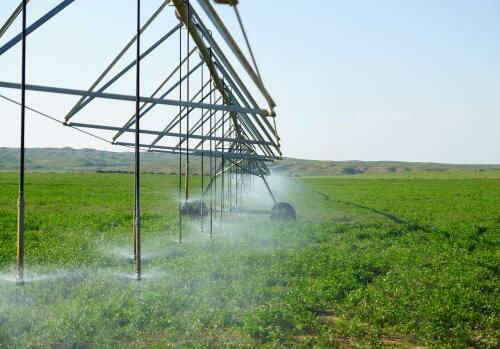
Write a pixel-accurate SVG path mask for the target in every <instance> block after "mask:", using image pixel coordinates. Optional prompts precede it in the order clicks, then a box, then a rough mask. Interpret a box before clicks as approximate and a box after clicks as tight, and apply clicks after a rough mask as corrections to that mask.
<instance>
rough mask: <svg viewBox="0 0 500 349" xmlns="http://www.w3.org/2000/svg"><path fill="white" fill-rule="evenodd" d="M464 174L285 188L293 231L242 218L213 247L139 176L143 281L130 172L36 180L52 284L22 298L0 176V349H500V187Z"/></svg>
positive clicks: (161, 188)
mask: <svg viewBox="0 0 500 349" xmlns="http://www.w3.org/2000/svg"><path fill="white" fill-rule="evenodd" d="M416 177H419V176H416ZM457 177H459V178H462V179H457V178H447V179H446V178H431V177H428V176H422V177H421V178H413V179H412V178H396V177H393V178H388V177H385V176H384V177H383V178H380V177H375V176H371V177H362V176H360V177H358V176H356V177H349V176H346V177H318V178H313V177H304V178H288V179H286V180H283V181H281V182H280V183H277V184H276V185H275V188H277V192H278V196H279V197H280V198H284V199H286V200H287V201H290V202H291V203H292V204H293V205H294V206H295V207H296V209H297V212H298V221H297V222H296V223H290V222H269V221H268V220H267V218H266V217H263V216H255V215H244V214H236V213H232V214H230V215H228V216H227V217H226V218H225V220H224V223H223V226H222V228H221V227H220V226H219V223H218V222H217V224H216V225H215V230H214V239H212V240H210V239H209V238H207V236H206V233H201V232H200V231H199V220H198V221H197V220H192V221H190V222H188V221H184V232H185V242H184V243H183V244H182V245H179V244H178V243H177V242H176V241H175V240H176V234H177V233H176V227H177V203H176V197H177V185H178V178H177V177H175V176H168V175H143V176H142V203H143V207H142V217H143V232H142V234H143V252H144V256H145V261H144V272H145V278H144V280H143V281H142V282H135V281H132V280H130V278H128V275H131V274H132V271H133V265H132V264H131V263H130V261H129V260H128V258H127V255H129V254H130V248H129V247H130V246H131V240H132V238H131V226H132V202H133V191H132V183H133V178H132V176H131V175H126V174H91V173H86V174H84V173H81V174H76V173H64V174H63V173H28V174H27V188H26V202H27V246H26V258H27V270H28V278H30V277H37V278H39V279H40V280H39V281H36V282H28V283H26V285H25V286H24V287H22V288H21V287H19V286H16V285H14V284H13V283H12V282H8V281H5V280H7V279H8V278H9V277H10V275H12V274H13V273H12V266H13V265H14V262H15V241H16V240H15V239H16V238H15V230H16V211H15V206H16V199H17V177H16V175H15V174H13V173H0V266H1V267H2V268H3V269H4V272H3V273H2V279H1V280H0V295H1V297H0V348H12V347H16V348H35V347H54V348H107V347H109V348H114V347H125V348H126V347H144V348H164V347H189V348H191V347H214V348H218V347H236V346H241V347H249V348H251V347H263V348H266V347H329V348H330V347H340V348H343V347H411V346H417V345H420V346H427V347H436V348H468V347H476V348H497V347H498V346H499V345H500V326H499V325H500V324H499V313H500V306H499V304H500V292H499V291H500V290H499V287H500V282H499V281H500V280H499V276H500V275H499V274H500V269H499V265H500V248H499V247H500V203H499V201H498V198H499V197H500V181H499V180H498V179H484V178H465V177H466V175H464V176H457ZM198 186H199V178H193V187H194V188H196V187H198ZM261 198H262V197H261V196H258V197H257V198H254V199H248V200H246V202H245V203H246V205H247V206H249V207H250V206H252V207H259V208H263V207H270V203H269V202H266V203H263V202H261V200H264V199H261ZM45 275H49V276H50V278H48V279H44V276H45ZM2 280H3V281H2Z"/></svg>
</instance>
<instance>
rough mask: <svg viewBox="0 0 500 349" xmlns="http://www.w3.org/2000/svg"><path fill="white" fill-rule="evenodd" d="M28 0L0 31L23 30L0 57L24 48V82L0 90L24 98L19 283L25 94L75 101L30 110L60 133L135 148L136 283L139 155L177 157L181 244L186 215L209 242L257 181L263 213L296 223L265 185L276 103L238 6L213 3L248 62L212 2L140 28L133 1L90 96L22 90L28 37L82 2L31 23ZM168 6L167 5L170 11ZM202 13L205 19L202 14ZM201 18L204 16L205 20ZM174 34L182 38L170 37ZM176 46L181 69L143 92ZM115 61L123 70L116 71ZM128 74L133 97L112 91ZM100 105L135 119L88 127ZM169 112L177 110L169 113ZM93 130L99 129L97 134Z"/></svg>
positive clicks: (67, 0) (66, 1)
mask: <svg viewBox="0 0 500 349" xmlns="http://www.w3.org/2000/svg"><path fill="white" fill-rule="evenodd" d="M28 2H29V1H28V0H22V1H21V3H20V4H19V5H18V6H17V7H16V8H15V9H14V10H13V12H11V13H12V14H11V15H10V16H9V18H7V20H6V22H5V23H4V24H3V25H2V26H1V27H0V39H2V38H4V37H5V36H6V35H7V34H8V33H9V31H8V30H9V28H12V27H13V24H14V23H15V21H16V18H17V17H18V16H19V15H21V16H22V31H21V32H20V33H19V34H17V35H14V36H13V37H12V38H10V39H8V40H7V41H6V42H5V43H4V44H0V58H1V57H2V55H3V54H5V53H6V52H9V50H11V49H12V48H13V47H14V46H15V45H16V44H17V43H19V42H21V44H22V55H21V68H22V78H21V82H20V83H18V82H8V81H3V79H2V77H1V76H0V88H5V89H17V90H20V91H21V102H20V103H19V104H20V106H21V137H20V168H19V199H18V229H17V237H18V238H17V277H18V280H20V281H21V282H22V280H23V278H24V230H25V228H24V218H25V203H24V172H25V157H24V155H25V144H24V141H25V111H26V109H27V108H28V109H30V110H34V109H32V108H29V107H28V106H26V91H33V92H37V93H45V94H51V95H54V96H58V95H62V96H66V97H71V96H73V97H75V98H76V100H75V103H74V104H72V107H71V108H70V109H69V110H68V111H67V113H65V116H64V118H63V120H58V119H55V118H53V117H50V116H48V115H47V114H44V113H42V112H39V111H37V110H34V111H35V112H37V113H38V114H40V115H43V116H47V117H50V118H51V119H53V120H56V121H57V122H59V123H61V124H63V125H64V126H65V127H70V128H74V129H77V130H79V131H81V132H84V133H86V134H88V135H91V136H94V137H96V138H99V139H101V140H104V141H106V142H108V143H110V144H113V145H115V146H124V147H130V148H133V149H134V209H133V250H134V262H135V277H136V279H137V280H140V279H141V267H142V266H141V214H140V212H141V211H140V203H141V201H140V188H141V186H140V184H141V181H140V178H141V176H140V174H141V155H140V154H141V152H144V151H148V152H156V153H165V154H176V155H178V176H179V177H178V178H179V183H178V184H179V188H178V189H179V192H178V195H179V196H178V203H179V206H178V238H179V242H182V240H183V217H185V218H186V219H188V220H196V219H199V220H200V227H201V231H202V232H203V231H204V229H205V226H204V225H205V222H204V219H205V218H206V219H207V230H208V233H209V236H210V237H213V235H214V224H213V223H214V219H216V218H219V219H220V222H221V224H222V219H223V218H224V216H226V215H227V214H230V213H232V212H241V211H242V203H243V200H244V196H245V195H247V194H248V193H249V192H251V191H252V189H253V188H254V183H255V179H260V180H262V182H263V183H264V185H265V188H266V189H267V191H268V193H269V195H270V197H271V199H272V202H273V204H274V206H273V207H272V209H270V210H265V211H264V210H261V211H263V212H266V213H267V214H269V217H270V218H271V219H272V220H275V219H280V220H289V219H295V210H294V209H293V207H292V206H291V205H290V204H287V203H283V202H278V201H277V198H276V195H275V193H274V192H273V191H272V189H271V187H270V185H269V183H268V181H267V177H268V176H269V175H270V174H271V173H270V171H269V167H268V165H267V164H268V163H270V162H274V161H278V160H281V158H282V152H281V144H280V137H279V135H278V132H277V129H276V121H275V119H276V113H275V110H274V109H275V106H276V104H275V102H274V100H273V98H272V97H271V95H270V94H269V92H268V90H267V89H266V87H265V85H264V83H263V80H262V75H261V73H260V71H259V69H258V66H257V63H256V59H255V56H254V53H253V50H252V48H251V46H250V43H249V39H248V35H247V33H246V31H245V29H244V26H243V22H242V19H241V16H240V13H239V12H238V10H237V3H238V1H236V0H216V1H215V2H216V3H219V4H225V5H226V6H227V5H229V6H232V7H233V8H234V10H235V11H234V12H235V15H236V18H237V22H238V23H239V26H240V29H241V32H242V34H243V37H244V39H245V44H246V49H247V51H248V52H249V53H250V59H247V57H246V56H245V54H243V50H242V49H241V48H240V47H239V45H238V43H237V42H236V40H235V39H234V35H233V34H234V32H231V30H229V29H228V27H227V26H226V24H225V23H224V21H223V20H222V19H221V17H220V16H219V15H218V13H217V11H216V9H215V7H214V6H212V4H211V3H210V1H209V0H197V1H190V0H164V1H162V2H161V4H160V6H159V7H158V8H156V10H155V11H154V12H153V13H152V14H151V15H150V16H149V17H148V19H147V20H146V21H145V22H144V23H141V10H144V9H143V8H141V0H137V2H136V6H137V8H136V11H137V12H136V20H135V21H134V22H135V28H134V29H135V30H134V32H135V34H134V35H133V37H132V38H131V39H130V40H129V41H127V43H126V45H125V46H124V47H123V48H122V49H121V50H120V52H119V53H118V54H117V55H116V56H115V57H114V58H113V59H112V60H111V62H110V63H109V64H108V65H107V66H106V68H105V69H104V70H103V71H102V72H101V73H100V74H98V75H97V78H96V79H95V80H92V81H93V82H92V83H91V84H90V86H89V88H88V89H86V90H82V89H75V88H71V87H66V86H46V85H36V84H26V38H27V37H28V36H29V35H30V34H32V33H33V32H35V31H37V30H38V29H39V28H40V27H42V26H44V25H46V24H47V23H48V22H50V21H51V20H52V19H53V18H54V17H55V16H56V15H57V16H62V15H63V14H64V10H65V9H66V8H67V7H69V6H78V4H81V3H82V2H81V1H77V0H62V1H60V2H59V3H58V4H57V5H56V6H54V7H53V8H49V9H47V10H46V12H45V14H44V15H43V16H41V17H40V18H38V19H37V20H35V21H34V22H33V23H32V24H31V25H29V26H27V24H26V12H27V4H28ZM30 4H31V2H30ZM143 4H144V2H143ZM169 4H170V5H172V6H167V5H169ZM1 6H4V5H1ZM171 10H173V13H171V19H172V21H173V23H171V25H169V27H168V30H167V31H165V32H163V33H162V35H161V36H160V37H159V38H158V39H156V40H155V41H152V42H153V44H151V45H150V46H148V47H146V48H144V49H142V48H141V38H142V37H143V36H144V35H147V34H149V33H150V27H152V24H153V23H155V22H159V20H160V19H159V18H160V15H162V14H164V13H166V12H167V11H171ZM202 13H203V16H201V15H200V14H202ZM205 18H208V21H207V22H206V23H205ZM162 20H163V19H162ZM162 23H163V22H162ZM66 25H70V24H66ZM162 25H163V24H162ZM210 28H212V30H211V29H210ZM177 33H178V38H176V37H177ZM176 39H177V40H178V62H175V67H173V69H172V68H171V67H168V64H165V65H164V66H163V65H162V66H155V67H154V69H155V71H156V72H157V73H158V76H160V77H161V78H162V80H161V83H160V84H159V85H157V86H154V88H151V91H154V92H152V93H150V94H148V95H143V94H142V92H143V91H146V90H148V87H147V83H148V81H145V79H144V78H143V77H142V76H141V68H142V67H144V66H148V64H149V60H150V58H151V57H152V56H154V55H155V54H158V52H159V48H160V47H164V46H165V45H167V43H169V42H173V43H174V45H175V41H174V40H176ZM148 41H149V40H148ZM220 43H223V45H224V46H222V45H221V44H220ZM134 46H135V54H134V59H133V60H132V61H131V62H124V60H125V57H127V54H128V53H130V51H131V50H132V49H133V47H134ZM174 50H175V49H174ZM225 51H229V54H231V55H232V57H233V59H230V58H228V57H229V56H228V55H227V53H226V52H225ZM174 52H175V51H174ZM195 52H197V54H198V56H199V58H200V60H199V62H194V60H193V55H194V53H195ZM196 61H197V60H196ZM124 63H125V64H124ZM120 64H124V66H123V68H121V69H118V67H119V65H120ZM134 68H135V93H134V94H126V93H125V94H124V93H120V94H118V93H112V92H109V91H110V89H111V88H112V87H114V86H116V85H117V84H118V83H119V82H121V81H123V79H124V78H125V77H126V76H130V74H131V73H132V72H133V70H134ZM2 71H3V70H2ZM207 73H208V74H207ZM197 79H199V81H198V82H199V85H198V83H197V81H196V80H197ZM246 82H249V83H246ZM193 86H195V88H194V89H193ZM198 86H199V89H198ZM7 100H8V99H7ZM96 101H100V102H106V101H122V102H129V103H130V102H134V103H135V108H134V109H133V110H134V112H133V113H130V114H128V115H113V117H114V118H121V117H123V118H122V119H123V120H121V121H120V125H122V126H119V125H118V126H117V125H116V121H115V119H113V120H111V118H109V117H102V118H100V119H99V121H98V122H94V123H92V122H89V119H90V116H91V115H90V111H89V109H90V108H89V107H88V106H90V105H94V104H96ZM14 102H15V101H14ZM15 103H17V102H15ZM263 105H264V106H263ZM131 109H132V108H131ZM159 109H161V113H162V115H163V117H162V119H161V120H160V121H157V122H155V124H154V126H151V123H149V124H148V126H147V127H143V125H144V124H145V123H146V122H147V121H150V120H151V118H150V115H151V114H152V113H153V112H154V111H157V110H159ZM173 110H174V111H175V110H177V111H175V112H172V111H173ZM197 111H199V113H198V112H197ZM131 114H132V115H131ZM143 120H144V123H143ZM94 132H99V135H97V134H95V133H94ZM103 134H104V135H103ZM130 138H132V139H133V140H130ZM196 159H199V160H200V162H201V163H200V165H201V172H200V175H201V186H200V191H201V197H200V198H197V199H193V195H192V192H191V190H193V187H194V186H193V185H191V184H192V183H191V179H192V178H191V177H192V176H193V174H192V173H191V172H192V167H191V165H192V164H194V162H195V161H196ZM207 161H208V164H207ZM183 176H184V177H183Z"/></svg>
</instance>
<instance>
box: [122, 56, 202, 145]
mask: <svg viewBox="0 0 500 349" xmlns="http://www.w3.org/2000/svg"><path fill="white" fill-rule="evenodd" d="M200 66H201V63H200V65H197V66H196V67H194V68H193V69H192V70H191V71H190V72H189V73H188V74H186V75H185V76H184V77H183V78H182V79H181V80H179V81H177V82H176V83H175V84H174V85H173V86H172V87H171V88H169V89H168V90H167V91H166V92H165V93H163V94H162V95H161V96H160V97H159V98H165V97H166V96H168V94H170V93H171V92H172V91H173V90H175V89H176V88H177V87H178V86H179V85H180V84H181V83H182V82H183V81H184V80H185V79H186V78H187V77H188V76H189V75H191V74H193V73H194V72H195V71H196V70H197V69H198V68H200ZM144 105H145V104H144ZM155 106H156V104H155V103H153V104H151V105H150V106H149V107H148V108H147V109H146V110H145V111H143V112H142V113H140V114H139V119H140V118H142V117H143V116H144V115H146V114H147V113H148V112H149V111H151V109H153V108H154V107H155ZM192 109H194V108H192ZM134 123H135V115H134V116H132V117H131V118H130V119H129V120H128V121H127V123H126V124H125V125H124V126H123V128H130V127H132V126H133V125H134ZM122 134H123V131H120V132H118V133H117V134H116V135H114V136H113V140H115V139H117V138H118V137H120V136H121V135H122Z"/></svg>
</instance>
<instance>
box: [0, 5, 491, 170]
mask: <svg viewBox="0 0 500 349" xmlns="http://www.w3.org/2000/svg"><path fill="white" fill-rule="evenodd" d="M17 1H18V0H2V1H1V4H0V22H1V23H3V22H4V21H5V20H6V18H7V17H8V16H9V15H10V13H11V12H12V10H13V9H14V8H15V7H16V5H17ZM192 1H193V2H195V0H192ZM58 2H59V1H58V0H44V1H40V0H31V2H30V4H29V12H28V14H29V15H28V21H29V22H32V21H33V20H34V19H36V18H38V17H39V16H40V15H42V14H43V13H45V12H46V11H47V10H49V9H50V8H51V6H54V5H55V4H57V3H58ZM160 3H161V1H160V0H143V16H144V19H145V18H146V17H147V16H149V15H150V14H151V13H152V12H153V11H154V9H155V8H157V7H158V6H159V4H160ZM216 8H217V10H218V11H220V13H221V16H222V17H223V18H224V19H225V20H227V23H228V26H229V27H230V28H231V29H232V30H234V33H235V37H236V38H237V39H239V42H240V43H242V41H241V35H240V34H239V28H238V27H237V26H236V22H235V20H234V14H233V13H232V12H231V11H230V9H228V8H227V7H221V5H217V7H216ZM239 11H240V13H241V15H242V17H243V21H244V23H245V27H246V30H247V32H248V34H249V37H250V41H251V44H252V48H253V50H254V53H255V55H256V58H257V62H258V66H259V69H260V71H261V73H262V76H263V80H264V82H265V84H266V86H267V87H268V90H269V92H270V93H271V94H272V96H273V97H274V99H275V101H276V102H277V105H278V106H277V108H276V112H277V115H278V116H277V119H276V121H277V124H278V131H279V133H280V136H281V139H282V141H281V144H282V150H283V153H284V156H287V157H297V158H307V159H317V160H367V161H375V160H396V161H419V162H420V161H423V162H446V163H475V164H481V163H494V164H500V93H499V92H500V64H499V62H500V40H499V38H500V1H496V0H493V1H486V0H476V1H472V0H470V1H460V0H454V1H447V0H440V1H435V0H432V1H427V0H421V1H416V0H414V1H410V0H407V1H403V0H395V1H391V0H378V1H375V0H370V1H368V0H366V1H360V0H349V1H333V0H328V1H327V0H318V1H314V2H304V1H298V0H296V1H290V0H287V1H285V0H273V1H264V0H252V1H251V0H240V5H239ZM134 16H135V1H133V0H109V1H106V2H103V1H99V0H77V1H76V2H75V3H74V4H73V5H70V6H69V7H68V8H67V9H66V10H64V11H63V12H61V13H60V14H59V15H58V16H57V17H55V18H54V19H53V20H52V21H51V22H49V23H48V24H47V25H45V26H43V27H42V28H40V29H39V30H38V31H36V32H35V33H34V34H32V35H31V36H30V38H29V40H28V54H29V57H28V70H27V80H28V83H32V84H46V85H54V86H65V87H71V88H81V89H87V88H88V87H89V85H90V84H91V83H92V82H93V80H95V78H96V77H97V76H98V74H99V73H100V72H101V71H102V70H103V68H104V67H105V66H106V65H107V64H108V63H109V62H110V61H111V60H112V58H113V57H114V55H116V54H117V53H118V52H119V50H120V49H121V47H123V46H124V44H125V43H126V42H127V41H128V40H129V39H130V38H131V37H132V35H133V32H134V25H135V23H134ZM172 16H173V9H172V8H168V9H167V11H166V13H165V14H164V17H161V20H159V21H158V23H155V25H153V26H152V27H151V30H150V32H148V35H149V36H146V35H145V37H144V45H147V44H148V43H149V42H152V40H153V39H154V38H155V37H158V35H159V34H160V33H161V32H162V31H164V30H165V24H167V26H168V27H169V28H171V27H172V26H173V25H174V24H175V23H176V22H175V20H172ZM19 29H20V22H19V21H17V22H15V23H14V25H13V27H12V28H11V30H9V31H8V32H7V33H6V34H5V36H4V37H2V38H0V45H3V43H5V42H7V41H8V40H9V39H10V38H11V37H13V36H14V35H15V34H16V33H17V31H19ZM242 46H243V47H244V45H242ZM176 50H177V49H176V48H175V47H174V46H168V45H167V46H165V48H163V51H161V52H163V53H162V54H163V56H162V55H160V56H158V57H155V58H153V59H151V62H150V63H149V64H148V67H145V68H144V77H143V79H144V80H145V81H149V80H151V81H153V80H155V79H157V75H158V74H157V71H158V69H157V68H158V67H160V66H162V64H167V63H173V62H174V61H175V58H176V57H177V55H178V52H177V51H176ZM130 54H132V53H130ZM19 57H20V45H17V46H16V47H15V48H13V49H12V50H11V51H9V52H7V53H6V54H4V55H2V56H0V80H1V81H20V70H21V66H20V59H19ZM127 57H128V58H131V57H132V56H131V55H129V56H127ZM126 60H127V59H126ZM169 60H170V61H171V62H170V61H169ZM111 91H112V92H123V93H128V94H133V93H134V85H133V79H131V78H130V79H124V80H123V81H122V82H120V83H119V84H118V86H116V88H115V89H113V90H111ZM0 94H2V95H5V96H8V97H9V98H13V99H15V100H19V99H20V94H19V91H13V90H7V89H1V88H0ZM74 101H75V98H68V97H60V96H52V95H47V94H41V93H33V92H30V93H28V95H27V105H28V106H32V107H35V108H37V109H40V110H41V111H44V112H46V113H48V114H50V115H53V116H55V117H57V118H63V117H64V115H65V113H66V112H67V111H68V110H69V108H70V107H71V106H72V104H73V103H74ZM99 108H101V109H99ZM92 111H94V112H95V114H94V115H95V117H96V118H99V117H103V116H104V115H103V113H104V112H106V116H108V115H110V114H111V112H113V113H126V114H127V115H129V114H131V113H133V104H125V105H124V104H123V103H121V104H120V105H113V104H110V105H106V106H104V105H99V104H97V105H96V107H95V109H92V108H89V112H92ZM122 115H123V114H122ZM0 117H1V119H2V124H1V126H0V147H17V146H18V144H19V119H20V112H19V107H18V106H15V105H12V104H11V103H9V102H6V101H4V100H2V99H0ZM26 146H27V147H64V146H69V147H73V148H97V149H104V150H114V151H123V149H121V148H119V147H116V146H111V145H108V144H106V143H104V142H101V141H99V140H96V139H93V138H90V137H88V136H85V135H82V134H79V133H77V132H75V131H73V130H71V129H68V128H65V127H62V126H59V125H57V124H55V123H53V122H51V121H49V120H46V119H43V118H40V117H39V116H36V115H34V114H32V113H28V116H27V141H26Z"/></svg>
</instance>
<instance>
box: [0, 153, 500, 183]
mask: <svg viewBox="0 0 500 349" xmlns="http://www.w3.org/2000/svg"><path fill="white" fill-rule="evenodd" d="M133 159H134V154H133V153H132V152H109V151H101V150H95V149H72V148H30V149H27V151H26V170H27V171H40V172H44V171H54V172H60V171H78V172H81V171H83V172H96V171H103V172H132V171H133ZM178 161H179V157H178V156H177V155H174V154H160V153H141V166H142V171H144V172H151V173H167V174H173V173H178ZM18 166H19V150H18V149H15V148H1V147H0V170H1V171H17V169H18ZM269 167H270V168H271V171H272V172H274V173H278V174H282V175H285V176H350V175H361V174H364V175H370V174H373V175H378V174H393V175H398V174H412V173H429V174H438V173H454V172H455V173H456V172H479V173H480V172H491V171H494V172H495V173H496V172H497V171H499V172H498V174H499V176H500V165H450V164H436V163H410V162H396V161H316V160H302V159H293V158H285V159H283V160H282V161H278V162H275V163H270V164H269ZM191 168H192V171H193V173H200V161H199V158H193V161H192V162H191Z"/></svg>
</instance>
